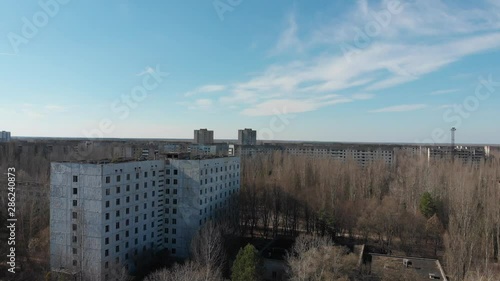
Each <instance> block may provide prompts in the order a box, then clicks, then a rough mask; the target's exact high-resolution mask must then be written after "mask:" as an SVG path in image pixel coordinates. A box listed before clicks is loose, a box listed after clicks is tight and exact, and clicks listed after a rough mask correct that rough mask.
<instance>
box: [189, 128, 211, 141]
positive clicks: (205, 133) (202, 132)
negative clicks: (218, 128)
mask: <svg viewBox="0 0 500 281" xmlns="http://www.w3.org/2000/svg"><path fill="white" fill-rule="evenodd" d="M194 143H196V144H213V143H214V131H209V130H207V129H199V130H194Z"/></svg>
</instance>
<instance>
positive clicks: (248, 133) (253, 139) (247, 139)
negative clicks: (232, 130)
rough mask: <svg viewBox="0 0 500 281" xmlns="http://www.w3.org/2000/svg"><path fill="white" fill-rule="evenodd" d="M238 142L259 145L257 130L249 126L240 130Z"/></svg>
mask: <svg viewBox="0 0 500 281" xmlns="http://www.w3.org/2000/svg"><path fill="white" fill-rule="evenodd" d="M238 144H240V145H257V131H255V130H252V129H248V128H245V129H244V130H238Z"/></svg>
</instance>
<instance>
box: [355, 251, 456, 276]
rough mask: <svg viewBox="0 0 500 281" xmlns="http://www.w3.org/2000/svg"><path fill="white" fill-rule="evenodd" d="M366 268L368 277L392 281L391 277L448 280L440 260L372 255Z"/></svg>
mask: <svg viewBox="0 0 500 281" xmlns="http://www.w3.org/2000/svg"><path fill="white" fill-rule="evenodd" d="M364 268H365V273H368V275H371V276H377V277H379V278H385V279H387V280H390V279H391V277H393V278H396V277H397V278H401V277H408V278H409V279H410V280H419V281H424V280H429V279H439V280H444V281H447V280H448V279H447V277H446V275H445V273H444V271H443V268H442V266H441V264H440V262H439V260H436V259H426V258H414V257H397V256H387V255H381V254H373V253H370V254H367V256H366V259H365V265H364ZM410 277H411V278H410ZM412 278H413V279H412Z"/></svg>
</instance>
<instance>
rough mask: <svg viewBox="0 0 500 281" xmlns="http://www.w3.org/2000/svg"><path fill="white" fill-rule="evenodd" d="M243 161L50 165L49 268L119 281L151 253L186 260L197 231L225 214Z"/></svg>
mask: <svg viewBox="0 0 500 281" xmlns="http://www.w3.org/2000/svg"><path fill="white" fill-rule="evenodd" d="M239 188H240V159H239V158H238V157H221V158H207V159H196V160H193V159H185V160H182V159H166V160H149V161H129V162H121V163H90V164H89V163H52V164H51V195H50V265H51V270H52V271H55V272H62V273H65V274H70V275H73V276H75V277H76V278H77V279H76V280H114V278H115V277H114V276H113V270H116V267H117V266H119V267H124V268H125V269H127V270H128V271H129V272H131V273H133V272H134V271H135V270H136V269H137V267H138V266H140V263H141V262H142V261H144V260H146V259H147V258H151V257H152V254H153V253H157V252H160V251H165V250H167V251H168V252H169V253H170V254H171V255H172V256H175V257H187V256H188V254H189V248H190V242H191V238H192V237H193V235H194V234H195V233H196V231H197V230H198V229H199V228H200V227H201V226H202V225H204V224H205V223H206V222H208V221H210V220H211V219H216V218H218V217H220V216H223V215H227V212H224V210H225V209H226V208H228V207H230V204H231V203H232V200H233V199H232V198H233V195H234V194H236V193H237V192H238V191H239Z"/></svg>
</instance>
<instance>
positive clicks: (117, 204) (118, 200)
mask: <svg viewBox="0 0 500 281" xmlns="http://www.w3.org/2000/svg"><path fill="white" fill-rule="evenodd" d="M119 205H120V198H117V199H116V206H119Z"/></svg>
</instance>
